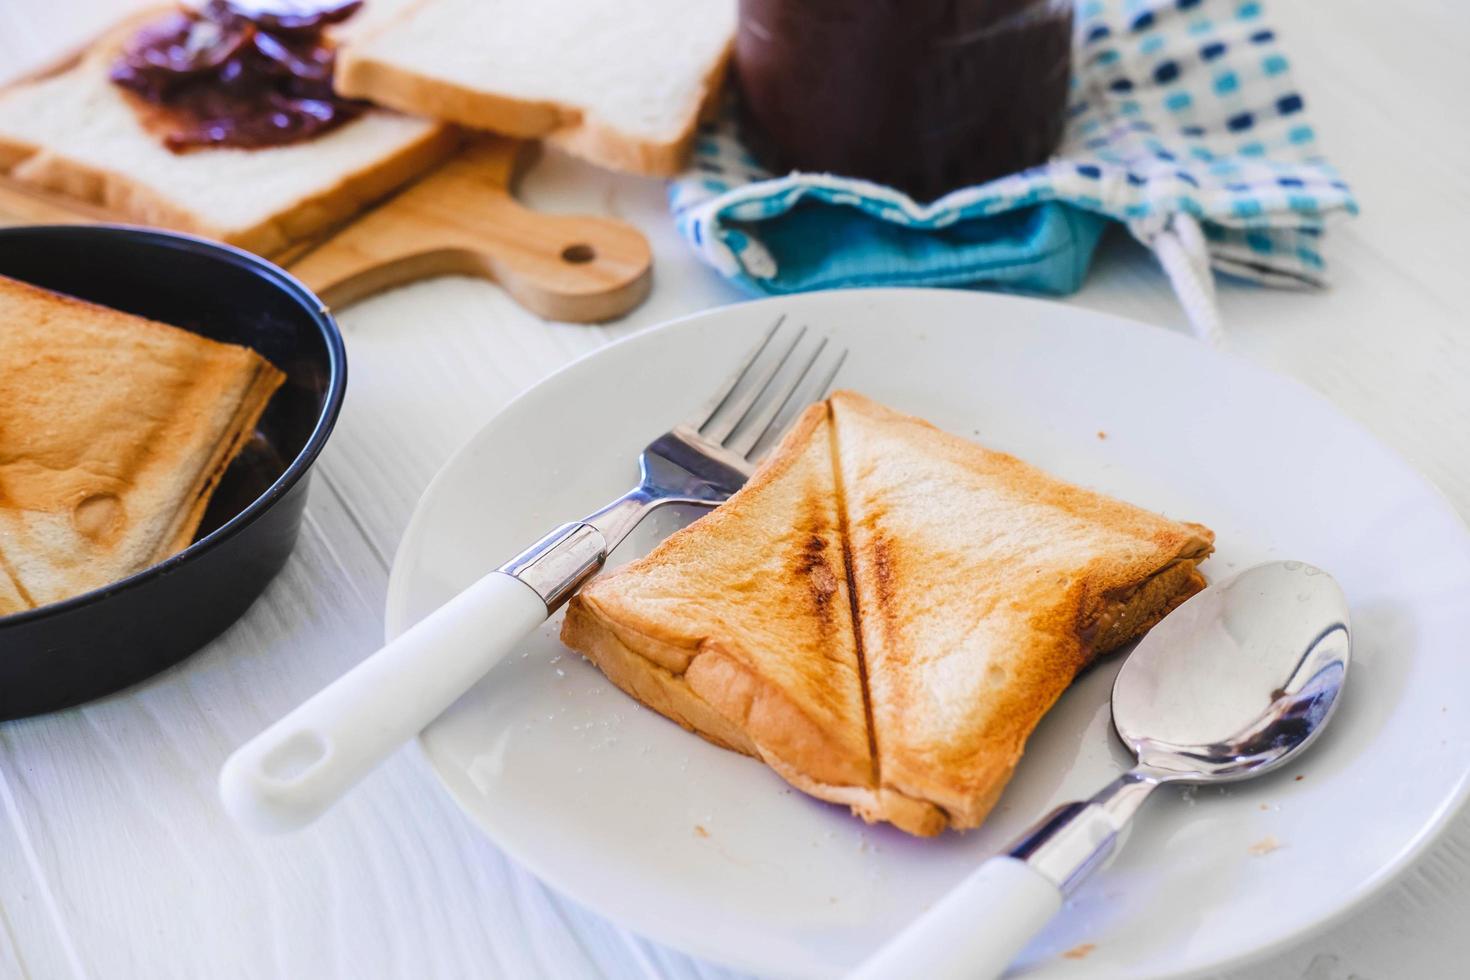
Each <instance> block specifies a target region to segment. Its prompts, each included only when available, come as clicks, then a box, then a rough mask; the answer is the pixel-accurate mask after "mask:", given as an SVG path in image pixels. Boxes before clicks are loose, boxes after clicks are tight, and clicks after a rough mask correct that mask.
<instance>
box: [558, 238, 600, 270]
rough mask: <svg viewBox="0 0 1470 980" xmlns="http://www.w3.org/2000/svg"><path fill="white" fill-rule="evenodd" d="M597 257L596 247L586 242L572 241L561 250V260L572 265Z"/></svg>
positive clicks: (581, 263)
mask: <svg viewBox="0 0 1470 980" xmlns="http://www.w3.org/2000/svg"><path fill="white" fill-rule="evenodd" d="M595 258H597V249H595V248H593V247H592V246H591V245H588V244H587V243H586V242H574V243H573V244H571V245H568V246H567V247H566V248H564V249H562V250H561V260H562V261H563V262H568V263H570V264H572V265H583V264H584V263H587V262H591V261H592V260H593V259H595Z"/></svg>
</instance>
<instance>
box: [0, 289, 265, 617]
mask: <svg viewBox="0 0 1470 980" xmlns="http://www.w3.org/2000/svg"><path fill="white" fill-rule="evenodd" d="M284 380H285V375H284V374H282V373H281V372H280V371H278V370H277V369H276V368H275V367H274V366H273V365H271V363H270V362H269V361H267V360H266V359H265V358H263V357H261V356H260V355H259V354H257V353H256V352H255V351H253V350H250V349H248V348H245V347H239V346H236V345H234V344H222V343H218V342H216V341H213V340H210V339H208V338H206V337H202V336H200V335H198V334H195V333H191V332H189V331H187V330H181V329H179V328H177V327H171V326H168V325H167V324H163V323H158V322H157V321H154V320H147V319H144V318H143V317H139V316H133V315H132V314H129V313H123V312H121V311H118V310H113V309H109V308H107V307H103V306H97V305H95V304H92V303H86V302H83V301H81V300H78V299H73V298H72V297H70V296H62V295H60V294H59V293H53V292H49V291H48V290H44V289H39V288H37V287H35V286H31V285H28V284H26V283H22V282H18V281H16V280H14V279H7V278H5V277H4V276H0V616H4V615H8V614H10V613H13V612H20V611H21V610H24V609H30V608H32V607H35V606H42V605H46V604H47V603H51V602H57V601H59V600H61V599H66V598H69V597H71V596H74V595H79V594H81V593H83V592H88V591H90V590H92V589H96V588H100V587H101V586H104V585H107V584H109V583H111V582H114V581H117V580H118V579H121V578H125V577H126V576H128V575H131V574H133V573H134V572H138V571H142V570H143V569H144V568H147V567H148V566H149V565H153V564H155V563H157V562H159V561H162V560H163V559H164V558H167V557H168V556H169V555H171V554H173V553H174V552H176V551H180V550H182V549H183V548H186V547H188V545H189V543H190V542H191V541H193V540H194V533H195V531H197V530H198V528H199V522H200V520H201V519H202V518H203V517H204V512H205V509H206V508H207V507H208V506H209V501H210V498H211V497H212V496H213V494H214V490H215V487H216V486H217V485H218V484H219V481H220V478H221V477H222V476H223V475H224V472H225V470H226V469H227V468H228V467H229V465H230V462H231V461H232V460H233V459H234V458H235V456H236V455H237V454H238V453H239V452H240V450H241V448H242V447H243V446H244V445H245V444H246V442H248V441H249V439H250V437H251V434H252V433H254V431H255V424H256V422H257V421H258V420H259V418H260V415H261V413H262V412H263V411H264V410H265V406H266V403H267V402H269V401H270V398H271V395H272V394H273V393H274V392H275V390H276V389H277V388H278V387H280V385H281V383H282V382H283V381H284Z"/></svg>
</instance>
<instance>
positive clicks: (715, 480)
mask: <svg viewBox="0 0 1470 980" xmlns="http://www.w3.org/2000/svg"><path fill="white" fill-rule="evenodd" d="M784 320H785V318H784V317H783V318H781V319H778V320H777V321H776V322H775V324H773V325H772V326H771V327H770V328H769V329H768V330H767V331H766V333H765V334H764V336H763V337H762V338H761V341H760V343H758V344H757V345H756V346H755V348H754V349H753V350H751V351H750V353H749V354H748V355H747V356H746V358H745V360H744V361H742V362H741V364H740V365H739V367H738V368H737V369H736V370H735V371H734V373H733V374H731V375H730V377H729V378H728V379H726V380H725V382H724V383H723V384H721V385H720V386H719V389H718V390H717V391H716V392H715V394H714V396H713V397H712V398H711V399H710V400H709V402H708V403H706V404H705V405H704V406H703V407H702V408H701V409H699V410H698V411H697V412H696V413H695V414H694V416H693V417H692V418H690V419H688V420H687V421H685V422H682V423H680V424H678V425H676V426H674V427H673V428H672V429H670V430H669V431H668V432H665V433H664V434H663V435H661V436H659V437H658V438H657V439H654V440H653V442H651V443H649V444H648V446H647V447H646V448H645V449H644V450H643V452H642V453H641V454H640V455H639V457H638V466H639V472H640V476H641V478H640V480H639V482H638V485H637V486H636V487H634V488H633V489H632V490H630V491H628V492H627V493H625V494H623V495H622V496H621V497H619V498H618V499H616V500H614V501H613V502H612V503H610V504H608V505H607V506H606V507H603V508H602V509H601V510H598V511H595V512H594V513H592V514H589V515H588V516H586V517H584V518H582V519H581V520H580V521H573V522H571V523H570V524H563V525H562V526H561V527H559V528H557V529H556V530H554V531H552V532H551V533H550V534H548V535H547V536H546V537H544V538H542V539H541V540H540V541H538V542H536V543H535V544H534V545H532V546H531V547H530V548H527V549H526V550H525V551H523V552H521V553H520V554H519V555H517V556H516V557H514V558H512V559H511V560H510V561H508V562H506V563H505V564H503V565H501V566H500V567H499V568H498V569H496V570H495V571H492V572H490V573H489V574H488V575H486V576H484V577H483V578H481V579H480V580H479V581H478V582H476V583H475V584H474V585H472V586H470V587H469V588H468V589H466V590H465V591H463V592H461V593H460V594H459V595H457V596H455V597H454V598H453V599H451V600H449V602H447V603H445V604H444V605H443V606H441V607H440V608H439V609H438V610H436V611H435V612H432V613H430V614H429V615H428V616H427V617H425V618H424V619H423V620H421V621H420V622H419V623H417V624H416V625H414V626H413V627H411V628H410V629H408V630H407V631H405V632H404V633H403V634H402V635H401V636H399V637H398V638H397V639H395V640H393V641H392V642H391V643H389V644H388V645H387V646H385V647H383V648H382V649H381V650H379V651H378V652H377V653H375V654H373V655H372V656H370V657H368V658H367V659H366V660H364V661H362V662H361V663H360V664H358V665H357V666H356V667H354V668H353V669H352V670H350V671H348V672H347V673H346V674H344V675H343V676H342V677H340V678H339V679H338V680H336V681H334V682H333V683H332V684H330V685H328V686H327V687H325V688H323V689H322V690H321V691H320V692H318V693H317V694H316V695H314V696H313V697H312V698H311V699H309V700H308V701H306V702H304V703H303V704H301V705H300V706H299V707H297V708H296V709H295V710H294V711H292V712H291V713H290V714H288V715H287V716H286V717H284V718H282V719H281V720H280V721H278V722H276V723H275V724H273V725H271V726H270V727H269V728H267V729H266V730H265V731H264V732H261V733H260V734H259V735H257V736H256V737H255V738H253V739H251V740H250V741H249V742H247V743H245V744H244V745H243V746H241V747H240V748H239V749H237V750H236V751H235V753H234V754H233V755H231V756H230V757H229V759H227V760H226V761H225V765H224V768H223V769H221V771H220V798H221V799H222V801H223V802H224V805H225V809H226V810H228V811H229V813H230V815H231V816H233V817H234V818H235V820H236V822H237V823H240V824H241V825H243V826H245V827H248V828H250V829H252V830H256V831H261V832H266V833H274V832H280V831H284V830H291V829H294V828H297V827H301V826H304V825H305V824H307V823H310V822H311V821H312V820H314V819H315V818H316V817H318V816H320V815H321V813H322V812H323V811H325V810H326V809H327V808H328V807H330V806H331V805H332V804H333V803H335V802H336V801H337V800H338V799H340V798H341V796H342V795H343V794H344V793H346V792H347V791H348V790H349V789H351V788H352V786H353V785H355V784H356V783H357V782H358V780H360V779H361V778H362V777H363V776H365V775H367V773H368V772H369V771H371V770H372V769H373V768H374V767H375V766H377V765H378V763H380V762H382V761H383V760H384V759H386V758H387V757H388V756H389V755H390V754H391V753H392V752H393V751H395V750H396V749H397V748H398V747H399V746H400V745H401V744H403V743H404V742H406V741H408V740H409V739H410V738H412V737H413V736H414V735H415V734H416V733H418V732H419V731H421V730H422V729H424V728H425V727H426V726H427V725H428V724H429V723H430V722H431V721H433V720H434V719H435V718H437V717H438V716H439V715H440V714H442V713H443V712H444V711H445V709H447V708H448V707H449V706H450V705H451V704H453V703H454V701H455V700H456V699H457V698H459V696H460V695H462V694H463V693H464V692H465V691H467V690H469V689H470V688H471V687H472V686H473V685H474V684H475V683H476V682H477V681H478V680H479V679H480V678H481V677H483V676H484V675H485V674H486V673H488V672H489V670H490V669H491V668H492V667H494V666H495V664H497V663H498V662H499V661H500V660H502V659H503V658H504V657H505V656H506V655H507V654H508V653H509V652H510V651H511V650H512V649H514V648H515V647H516V646H517V645H518V644H519V643H520V642H521V640H523V639H524V638H525V637H526V636H527V635H529V634H530V633H531V632H532V631H534V630H535V629H536V627H537V626H539V625H540V624H541V623H543V622H545V621H546V619H547V618H549V617H550V616H551V614H552V613H554V612H555V611H556V610H557V609H558V608H560V607H561V606H562V604H564V603H565V602H566V601H567V600H568V599H570V598H571V596H572V594H573V593H574V592H576V590H577V589H578V588H579V587H580V586H581V585H582V583H583V582H585V581H586V580H587V579H588V578H589V577H591V576H592V575H593V574H594V573H595V572H597V571H598V570H599V569H600V568H602V566H603V564H604V563H605V562H606V561H607V558H608V555H609V554H611V552H612V550H613V549H614V548H616V547H617V546H618V544H619V543H620V542H621V541H622V540H623V539H624V538H626V537H627V536H628V534H629V532H631V531H632V530H633V528H635V527H636V526H637V525H638V523H639V522H640V521H642V520H643V518H644V517H645V516H646V515H647V514H648V513H649V511H651V510H653V509H655V508H657V507H661V506H664V505H666V504H698V505H706V506H714V505H717V504H720V503H722V502H724V501H725V500H727V499H729V497H730V495H731V494H733V493H734V492H735V491H736V490H738V489H740V488H741V487H742V486H744V485H745V482H746V480H747V479H749V477H750V475H751V473H752V472H753V471H754V469H755V467H756V465H757V464H758V463H759V462H760V460H761V459H762V458H763V457H764V455H765V454H766V453H767V452H768V451H769V449H770V447H771V446H772V445H773V444H774V443H775V442H776V441H777V437H779V436H780V435H781V434H782V432H784V430H785V429H786V427H787V426H789V425H790V423H791V421H792V420H793V418H794V412H793V411H788V409H792V408H793V407H794V404H795V399H796V396H797V393H798V392H799V391H801V390H803V389H804V388H806V387H808V386H809V385H810V380H809V379H812V378H820V379H821V384H820V387H818V388H816V389H815V391H816V394H815V397H816V398H820V397H822V396H823V395H824V394H825V392H826V391H827V389H828V388H829V387H830V386H831V384H832V381H833V379H834V378H835V377H836V374H837V371H838V369H839V368H840V367H841V366H842V361H843V359H844V358H845V356H846V351H845V350H844V351H835V350H834V351H830V352H829V351H827V346H828V345H827V340H826V338H822V339H821V340H819V341H818V342H817V343H816V344H815V345H808V346H812V347H813V349H812V350H811V351H810V352H809V353H806V354H804V355H803V356H802V357H797V356H796V354H797V350H798V348H799V347H800V346H801V344H802V340H803V337H804V336H805V334H806V332H807V331H806V328H805V327H801V328H800V329H794V330H793V329H791V328H786V329H784V330H783V325H784ZM793 334H794V336H790V339H789V340H788V339H786V337H787V336H789V335H793ZM788 365H790V366H789V367H788ZM783 369H785V370H784V371H783Z"/></svg>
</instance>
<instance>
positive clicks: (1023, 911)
mask: <svg viewBox="0 0 1470 980" xmlns="http://www.w3.org/2000/svg"><path fill="white" fill-rule="evenodd" d="M1061 907H1062V893H1061V890H1060V889H1058V888H1057V886H1056V885H1054V884H1052V883H1051V882H1050V881H1049V880H1047V878H1046V877H1044V876H1043V875H1042V874H1041V873H1040V872H1039V871H1036V870H1035V869H1033V868H1032V867H1031V866H1030V865H1028V864H1026V863H1025V862H1024V861H1019V860H1017V859H1016V858H1013V857H1009V856H1006V855H1001V856H998V857H993V858H991V859H990V860H988V861H986V862H985V863H984V864H982V865H980V868H979V870H977V871H975V873H974V874H972V875H970V877H968V878H966V879H965V880H964V881H963V882H961V883H960V885H959V887H957V888H955V889H954V890H953V891H951V892H950V893H949V894H948V895H946V896H944V898H942V899H940V901H939V903H938V904H937V905H935V906H934V907H933V908H932V909H930V910H929V911H928V912H926V913H925V914H924V915H922V916H920V917H919V919H918V921H916V922H914V923H913V924H912V925H910V926H909V927H908V928H907V929H905V930H904V931H903V932H901V933H899V934H898V938H896V939H894V940H893V941H892V942H890V943H889V944H888V945H887V946H884V947H883V948H882V949H881V950H879V951H878V952H877V954H875V955H874V956H873V957H872V958H871V959H869V960H868V961H867V962H866V963H864V964H863V965H862V966H860V967H858V969H857V971H856V972H854V973H852V974H850V975H849V976H848V978H847V980H902V978H907V977H924V978H925V980H993V978H995V977H998V976H1000V975H1001V974H1002V973H1004V972H1005V969H1006V967H1007V966H1009V965H1010V963H1011V961H1012V960H1013V959H1015V958H1016V954H1017V953H1019V952H1020V951H1021V950H1022V949H1024V948H1025V947H1026V944H1027V943H1028V942H1030V941H1031V937H1033V936H1035V935H1036V934H1037V933H1038V932H1040V931H1041V928H1042V926H1044V925H1046V924H1047V922H1048V921H1050V920H1051V917H1052V916H1054V915H1056V913H1057V910H1058V909H1060V908H1061Z"/></svg>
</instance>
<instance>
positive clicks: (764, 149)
mask: <svg viewBox="0 0 1470 980" xmlns="http://www.w3.org/2000/svg"><path fill="white" fill-rule="evenodd" d="M1071 55H1072V0H740V27H739V31H738V33H737V34H736V38H735V70H736V74H737V78H738V84H739V86H740V93H741V99H740V101H741V123H742V133H743V137H744V139H745V142H746V143H747V145H748V146H749V147H750V148H751V150H752V151H753V152H754V153H755V155H756V156H757V157H758V158H759V159H760V160H761V161H762V162H763V163H764V164H765V165H766V166H767V167H769V168H771V169H772V170H775V171H777V172H783V171H786V170H792V169H796V170H807V171H816V172H826V173H836V174H842V175H845V176H853V177H864V178H867V179H869V180H873V181H877V182H879V183H882V184H887V185H889V186H891V187H896V188H898V189H900V190H903V191H906V192H907V193H908V194H910V195H911V196H913V197H915V198H917V199H919V200H925V201H927V200H932V199H933V198H936V197H939V196H941V195H943V194H944V193H946V192H948V191H951V190H955V189H956V188H959V187H966V186H969V185H971V184H977V183H981V182H983V181H986V180H990V179H992V178H994V177H1000V176H1003V175H1005V174H1008V173H1014V172H1016V171H1018V170H1023V169H1025V168H1026V167H1029V166H1032V165H1034V164H1037V163H1041V162H1043V161H1044V160H1045V159H1046V158H1047V157H1048V156H1049V155H1050V154H1051V152H1052V151H1053V150H1054V149H1055V148H1056V145H1057V143H1058V141H1059V140H1060V138H1061V133H1062V123H1063V117H1064V113H1065V108H1066V97H1067V85H1068V79H1069V75H1070V67H1071Z"/></svg>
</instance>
